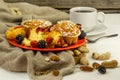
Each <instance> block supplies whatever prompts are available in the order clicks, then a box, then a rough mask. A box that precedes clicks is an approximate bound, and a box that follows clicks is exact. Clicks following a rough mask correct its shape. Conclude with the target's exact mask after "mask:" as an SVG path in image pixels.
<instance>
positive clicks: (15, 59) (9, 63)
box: [0, 0, 75, 80]
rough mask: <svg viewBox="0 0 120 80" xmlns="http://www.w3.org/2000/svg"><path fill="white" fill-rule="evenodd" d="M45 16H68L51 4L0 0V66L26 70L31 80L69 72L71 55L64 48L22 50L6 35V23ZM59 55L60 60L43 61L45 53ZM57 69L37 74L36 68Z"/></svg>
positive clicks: (72, 65)
mask: <svg viewBox="0 0 120 80" xmlns="http://www.w3.org/2000/svg"><path fill="white" fill-rule="evenodd" d="M41 18H44V19H48V20H50V21H52V22H56V21H58V20H63V19H68V14H67V13H65V12H62V11H59V10H56V9H53V8H51V7H39V6H36V5H32V4H28V3H23V2H22V3H6V2H4V1H2V0H0V67H2V68H4V69H6V70H9V71H16V72H23V71H25V72H27V73H28V75H29V76H30V80H62V77H63V76H64V75H66V74H69V73H72V72H73V71H74V68H75V63H74V59H73V57H72V56H71V55H69V54H68V53H67V52H65V51H62V52H56V53H53V52H44V53H43V52H40V51H36V52H35V51H31V50H23V49H20V48H17V47H14V46H12V45H10V44H9V43H8V42H7V40H6V39H5V31H6V30H7V29H8V28H9V27H13V26H17V25H20V23H21V22H22V21H23V20H26V19H41ZM52 55H56V56H59V58H60V61H57V62H55V61H49V62H47V61H45V58H46V57H50V56H52ZM47 69H49V70H54V69H57V70H59V71H60V74H59V75H58V76H54V75H53V74H52V72H50V73H48V74H46V75H40V76H36V75H35V74H34V73H35V71H37V70H39V71H42V70H47Z"/></svg>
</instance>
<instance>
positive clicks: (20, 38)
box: [16, 34, 24, 44]
mask: <svg viewBox="0 0 120 80" xmlns="http://www.w3.org/2000/svg"><path fill="white" fill-rule="evenodd" d="M23 39H24V35H23V34H18V35H17V36H16V42H17V44H21V43H22V41H23Z"/></svg>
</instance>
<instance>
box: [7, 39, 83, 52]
mask: <svg viewBox="0 0 120 80" xmlns="http://www.w3.org/2000/svg"><path fill="white" fill-rule="evenodd" d="M8 42H9V43H10V44H11V45H13V46H16V47H19V48H23V49H27V50H35V51H63V50H68V49H73V48H77V47H79V46H81V45H83V44H84V43H85V38H84V39H79V40H78V42H77V44H74V45H70V46H68V47H62V48H32V47H25V46H23V45H19V44H17V43H16V42H15V40H8Z"/></svg>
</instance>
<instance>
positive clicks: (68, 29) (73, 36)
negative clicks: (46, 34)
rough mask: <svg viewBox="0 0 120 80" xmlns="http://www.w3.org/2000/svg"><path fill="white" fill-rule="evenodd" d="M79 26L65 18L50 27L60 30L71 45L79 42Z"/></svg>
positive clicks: (52, 29)
mask: <svg viewBox="0 0 120 80" xmlns="http://www.w3.org/2000/svg"><path fill="white" fill-rule="evenodd" d="M78 27H79V25H77V24H74V23H73V22H70V21H67V20H64V21H58V22H57V24H55V25H54V26H53V27H51V28H50V30H51V31H57V32H59V33H60V34H61V36H62V37H63V39H64V40H65V41H66V42H67V43H68V44H70V45H71V44H76V43H77V40H78V35H80V33H81V31H80V29H79V28H78Z"/></svg>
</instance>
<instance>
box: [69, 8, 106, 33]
mask: <svg viewBox="0 0 120 80" xmlns="http://www.w3.org/2000/svg"><path fill="white" fill-rule="evenodd" d="M104 18H105V16H104V13H103V12H97V9H95V8H92V7H74V8H71V9H70V21H72V22H74V23H76V24H81V27H82V29H83V30H84V31H85V32H90V31H91V30H92V29H94V27H95V26H96V25H97V23H98V22H99V23H103V22H104Z"/></svg>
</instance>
